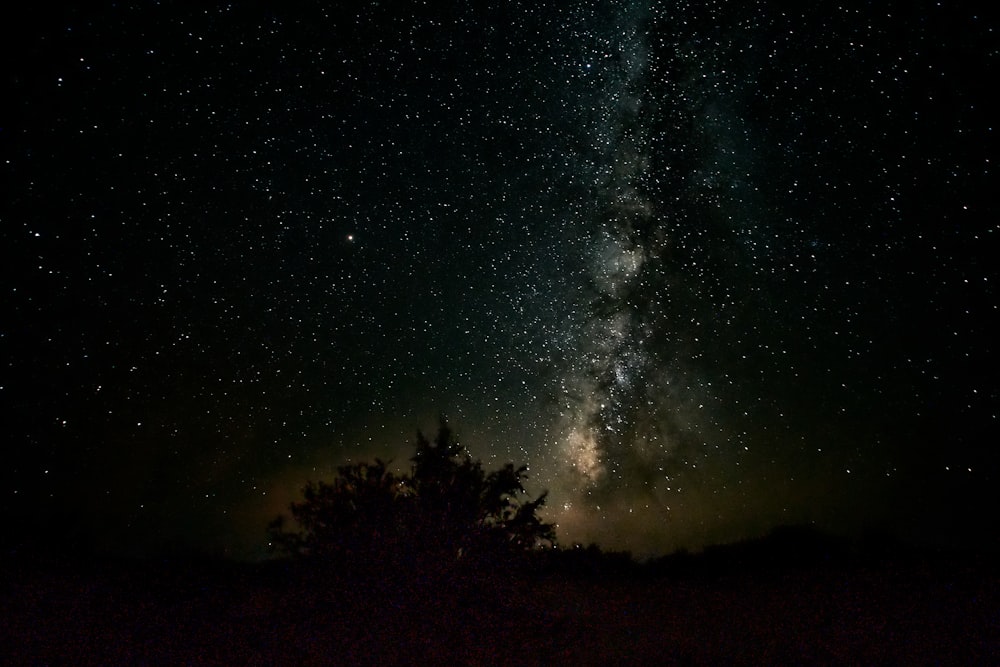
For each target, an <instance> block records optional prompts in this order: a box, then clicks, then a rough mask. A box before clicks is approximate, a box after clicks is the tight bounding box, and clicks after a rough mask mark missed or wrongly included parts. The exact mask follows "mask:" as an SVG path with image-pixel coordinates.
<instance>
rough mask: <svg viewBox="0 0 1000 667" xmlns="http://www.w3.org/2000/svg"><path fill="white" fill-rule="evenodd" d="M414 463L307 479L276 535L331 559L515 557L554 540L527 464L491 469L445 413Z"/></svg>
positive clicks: (378, 463)
mask: <svg viewBox="0 0 1000 667" xmlns="http://www.w3.org/2000/svg"><path fill="white" fill-rule="evenodd" d="M410 460H411V462H412V464H413V465H412V467H411V471H410V473H409V474H408V475H407V474H404V475H400V474H396V473H393V472H392V471H391V470H390V469H389V467H388V464H387V463H385V462H383V461H382V460H380V459H375V461H374V462H373V463H357V464H352V465H345V466H341V467H339V468H338V469H337V475H336V477H335V478H334V479H333V480H332V481H331V482H323V481H320V482H309V483H307V484H306V486H305V487H304V488H303V491H302V493H303V499H302V500H301V501H299V502H293V503H292V504H291V506H290V511H291V516H292V518H293V519H294V522H295V523H296V524H297V528H298V530H287V529H286V525H287V523H288V521H287V518H286V517H285V516H284V515H282V516H279V517H277V518H276V519H275V520H274V521H273V522H272V523H271V525H270V527H269V530H270V533H271V536H272V543H274V544H275V545H276V546H277V547H278V548H279V549H281V550H283V551H284V552H286V553H288V554H291V555H297V556H310V557H319V558H331V559H338V560H339V559H367V558H373V557H374V558H378V559H379V561H380V562H384V561H385V560H386V558H391V559H399V558H404V559H406V560H409V561H411V562H412V561H413V560H414V559H420V558H421V557H431V558H432V559H433V560H434V561H441V562H447V561H449V560H456V559H484V558H485V559H489V558H493V557H502V558H508V557H510V556H513V555H515V554H519V553H520V554H523V553H526V552H530V551H532V550H534V549H537V548H540V547H543V546H554V544H555V532H554V527H553V525H552V524H549V523H545V522H543V521H542V520H541V519H540V518H539V516H538V510H539V508H541V507H542V506H543V504H544V503H545V494H544V493H543V494H542V495H541V496H539V497H538V498H536V499H531V498H529V497H528V496H527V493H526V492H525V489H524V480H525V478H526V476H527V466H521V467H518V468H515V467H514V465H513V464H512V463H508V464H506V465H505V466H503V467H502V468H500V469H498V470H494V471H490V472H487V471H485V470H484V469H483V466H482V463H481V462H480V461H478V460H473V459H472V458H471V457H470V456H469V453H468V452H467V450H466V449H465V447H463V446H462V445H461V444H459V443H458V442H456V441H455V440H454V438H453V436H452V431H451V429H450V427H449V426H448V424H447V422H446V421H445V420H444V419H442V420H441V424H440V427H439V430H438V434H437V436H436V437H435V438H434V440H428V439H427V438H426V437H424V435H423V434H422V433H420V432H418V433H417V440H416V453H415V454H414V455H413V457H412V458H411V459H410Z"/></svg>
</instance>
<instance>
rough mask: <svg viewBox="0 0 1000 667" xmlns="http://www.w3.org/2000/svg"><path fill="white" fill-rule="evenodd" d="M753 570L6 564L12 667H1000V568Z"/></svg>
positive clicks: (819, 565) (702, 561)
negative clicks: (426, 570)
mask: <svg viewBox="0 0 1000 667" xmlns="http://www.w3.org/2000/svg"><path fill="white" fill-rule="evenodd" d="M592 555H593V554H591V556H592ZM751 560H753V559H749V560H748V559H746V558H742V557H740V558H733V557H729V556H726V557H720V556H719V554H718V553H716V554H715V555H714V556H713V555H712V554H707V555H704V556H690V557H686V558H685V557H674V558H671V559H665V560H663V561H660V562H659V563H656V564H652V565H647V566H645V567H637V566H630V565H627V564H625V563H623V562H621V561H618V562H614V561H612V560H607V561H601V560H600V559H599V558H598V559H594V558H591V559H589V560H588V557H587V556H586V555H584V556H581V557H579V558H576V559H573V558H562V559H560V560H558V562H555V563H553V564H552V565H551V566H549V567H547V568H545V569H546V570H547V571H542V572H540V571H535V572H533V573H520V574H506V575H499V574H493V575H487V574H484V573H482V572H480V573H474V572H460V573H455V572H452V573H451V574H450V575H446V574H445V573H444V572H443V571H438V572H437V573H436V574H423V575H419V576H418V575H411V576H404V575H401V574H399V573H398V572H397V573H395V574H392V573H389V572H382V573H380V572H378V566H377V565H375V566H372V567H369V568H368V572H367V573H360V572H353V573H351V574H349V573H348V572H347V571H340V572H339V573H338V574H330V573H329V572H327V573H326V574H323V575H319V574H317V573H316V571H315V570H312V571H310V570H307V569H304V568H295V567H292V566H290V565H288V564H281V563H270V564H265V565H247V564H234V563H225V562H204V561H202V562H199V563H197V564H193V563H192V562H190V561H188V562H186V563H185V564H183V565H181V564H178V563H177V562H162V561H161V562H154V561H144V562H138V563H137V562H128V563H124V562H120V561H118V562H112V561H107V560H104V561H100V562H92V563H90V564H88V565H81V564H79V563H77V564H74V565H72V566H67V565H65V564H60V563H58V562H56V561H53V560H48V561H43V560H33V561H31V562H28V561H26V560H25V559H24V558H23V557H22V558H20V559H14V560H10V559H8V561H7V562H6V563H5V564H4V566H3V575H2V576H3V579H2V594H0V598H2V599H0V633H2V634H3V635H4V636H3V637H2V638H0V639H2V643H0V662H2V663H4V664H15V665H20V664H25V665H46V664H51V665H58V664H74V665H78V664H102V665H108V664H116V665H122V664H125V665H127V664H143V665H145V664H170V665H180V664H218V665H273V664H292V665H325V664H349V665H355V664H378V665H388V664H406V665H420V664H471V665H488V664H497V665H532V664H539V665H541V664H556V665H562V664H566V665H570V664H572V665H611V664H615V665H622V664H681V665H687V664H713V665H726V664H772V665H774V664H817V665H847V664H854V665H861V664H869V665H874V664H880V665H885V664H906V665H919V664H961V665H984V664H1000V577H998V569H997V568H996V567H995V566H994V565H993V564H992V562H991V561H990V560H989V559H986V558H982V557H972V556H967V555H966V556H949V557H944V556H941V555H938V556H933V557H932V556H922V557H907V558H881V559H878V560H869V561H862V560H856V561H853V562H846V561H843V560H841V559H838V560H837V561H836V562H832V561H829V560H826V561H824V560H823V559H819V560H815V559H814V560H812V562H809V563H806V564H803V563H796V564H790V563H787V562H779V561H780V559H778V560H773V561H772V562H770V563H768V562H762V561H767V560H768V559H767V558H764V559H757V560H754V561H753V562H750V561H751ZM4 654H6V655H4Z"/></svg>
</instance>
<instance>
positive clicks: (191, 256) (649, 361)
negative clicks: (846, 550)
mask: <svg viewBox="0 0 1000 667" xmlns="http://www.w3.org/2000/svg"><path fill="white" fill-rule="evenodd" d="M167 4H168V5H169V3H167ZM8 30H10V29H8ZM994 30H995V26H994V25H993V24H992V23H991V21H990V20H988V19H987V18H986V17H985V16H984V15H980V14H976V13H973V12H971V11H966V10H964V9H956V8H953V7H952V8H943V7H939V6H937V4H935V3H917V4H913V3H889V4H888V5H886V6H880V7H878V8H871V7H865V8H861V7H858V8H855V7H851V6H845V5H835V4H830V3H821V6H819V7H808V8H799V9H795V10H790V9H786V8H783V7H779V6H777V3H769V2H754V3H728V2H727V3H722V2H704V3H685V2H670V3H665V2H652V1H649V2H632V3H620V4H619V3H602V2H573V3H551V6H550V5H549V3H528V4H524V5H521V4H519V3H501V4H500V5H499V6H496V7H489V8H476V7H473V6H471V5H461V6H458V5H456V6H450V7H437V8H435V7H430V6H422V5H414V6H411V7H408V8H406V9H394V8H390V7H386V6H382V5H380V4H362V5H359V6H358V7H355V8H332V7H325V6H324V5H322V4H321V3H315V4H313V3H307V4H306V5H305V6H302V7H295V8H292V7H288V8H273V9H272V10H270V11H268V12H264V13H260V12H257V11H255V10H254V9H252V8H243V7H240V6H236V5H224V4H214V3H209V4H208V5H206V6H199V7H197V8H191V9H185V8H181V7H179V6H173V5H169V6H166V5H165V4H163V3H160V4H154V3H144V4H137V3H128V2H126V3H95V4H94V6H93V7H90V8H73V7H66V8H61V9H58V10H52V11H46V12H42V11H41V10H38V11H34V12H29V15H28V16H26V17H25V19H24V23H23V24H21V25H20V27H19V28H18V29H17V30H16V33H11V34H10V35H6V37H7V39H5V40H4V48H5V49H7V51H8V58H7V61H8V62H9V63H11V65H10V67H9V68H8V70H7V72H6V73H5V75H4V79H3V81H4V87H5V89H4V91H3V92H4V95H3V99H5V100H13V102H12V103H8V104H5V108H4V110H3V114H4V115H3V118H2V119H0V120H2V122H0V141H2V144H0V148H2V151H3V170H4V171H3V173H4V178H5V183H8V184H9V186H8V185H5V187H6V188H8V189H7V190H6V192H8V193H9V196H5V197H4V201H3V208H2V209H0V214H2V220H3V227H2V229H0V234H2V241H3V242H2V247H0V252H2V254H3V256H2V260H3V265H4V266H5V268H6V270H7V272H6V274H5V277H4V282H3V289H4V298H3V299H2V302H0V314H2V318H0V327H2V330H0V334H2V335H0V343H2V345H3V353H4V360H5V366H4V370H5V375H4V378H3V380H2V387H0V399H2V406H3V409H4V411H5V414H7V415H10V416H11V418H10V420H9V423H8V437H9V441H10V443H11V444H10V445H9V450H10V452H11V457H10V460H9V462H8V463H9V465H7V466H6V468H5V469H4V471H3V473H2V474H3V478H2V488H0V490H2V493H3V496H2V497H3V505H2V507H3V516H4V517H5V518H8V519H9V520H10V521H12V522H14V523H15V524H16V525H18V526H21V527H22V528H23V532H24V533H25V534H36V533H39V532H41V533H43V534H42V535H41V536H39V537H38V538H37V539H43V540H44V539H46V538H45V537H44V531H38V527H39V526H44V525H55V524H58V525H61V526H66V527H67V528H66V530H67V531H68V532H71V533H72V534H73V535H75V536H76V539H78V540H79V541H80V542H81V544H89V545H91V546H94V547H95V548H111V549H119V548H121V549H126V550H128V549H137V550H141V549H143V548H156V547H162V546H165V545H171V544H187V545H194V546H197V547H199V548H208V549H213V550H221V551H225V552H229V553H240V554H243V555H247V554H250V555H260V554H261V553H262V551H261V550H262V549H263V539H264V530H263V527H264V526H265V525H266V523H267V520H268V519H269V518H270V517H271V516H273V515H274V514H276V513H278V512H280V511H282V510H283V509H284V507H285V505H286V504H287V502H288V501H290V500H291V499H292V498H293V497H294V494H295V493H296V492H297V489H298V488H300V487H301V485H302V483H303V482H304V481H305V480H306V479H307V478H317V477H322V476H325V475H329V474H330V473H331V471H332V470H333V469H334V467H335V466H336V465H337V464H339V463H342V462H344V461H345V460H358V459H362V458H366V457H372V456H380V457H382V458H391V459H393V460H394V461H395V462H396V465H399V466H404V467H405V465H406V462H407V457H408V456H409V447H410V443H412V440H413V436H414V432H415V431H416V430H417V429H418V428H420V429H425V430H426V429H432V428H434V425H435V423H436V419H437V416H438V414H439V413H444V414H446V415H447V416H448V417H449V418H450V420H451V423H452V426H453V427H454V429H455V431H456V433H457V434H458V437H459V438H460V439H461V440H462V442H463V443H464V444H466V445H467V446H468V447H469V448H470V450H471V451H472V453H473V454H474V455H475V456H477V457H479V458H482V459H483V460H484V462H485V463H486V464H487V465H488V466H494V465H498V464H500V463H503V462H506V461H510V460H513V461H517V462H524V463H528V464H529V466H530V473H531V480H530V481H531V489H532V491H534V492H540V491H541V490H543V489H548V490H549V491H550V496H549V505H548V507H547V509H546V512H547V517H548V518H550V519H552V520H554V521H556V522H557V523H558V524H559V535H560V539H561V540H562V541H563V542H565V543H572V542H574V541H583V542H586V541H591V540H595V541H598V542H600V543H602V544H604V545H606V546H609V547H613V548H623V549H630V550H633V551H635V552H636V553H656V552H661V551H664V550H669V549H673V548H678V547H689V548H697V547H699V546H703V545H705V544H708V543H711V542H715V541H726V540H734V539H740V538H742V537H747V536H751V535H757V534H761V533H762V532H765V531H766V530H768V529H770V528H771V527H773V526H776V525H780V524H786V523H815V524H817V525H820V526H823V527H829V528H832V529H835V530H844V531H853V532H858V531H864V530H883V529H884V530H896V531H899V532H900V533H901V534H907V535H910V536H912V535H914V534H926V535H929V536H930V537H931V538H934V537H937V538H938V539H940V540H948V539H952V538H953V537H955V534H957V533H963V534H964V535H965V536H966V538H968V536H969V535H971V534H977V533H978V532H980V531H979V529H978V528H977V527H976V526H975V522H974V521H973V520H972V519H971V518H970V519H969V521H966V522H964V523H963V522H961V521H956V520H955V517H956V515H962V516H966V517H973V516H975V514H974V513H973V512H971V511H969V508H973V507H981V506H983V504H984V503H986V502H989V501H990V500H991V499H992V498H993V496H992V495H991V494H992V492H991V491H990V489H992V488H996V485H995V480H996V460H995V453H993V450H992V449H990V448H988V447H985V446H984V445H983V443H986V442H993V441H995V438H994V436H995V435H996V430H997V429H996V426H997V424H996V414H995V410H994V409H993V408H994V406H995V404H996V400H997V398H998V396H997V390H996V380H995V378H996V373H994V372H993V371H994V370H995V366H996V364H995V344H994V343H993V341H994V340H996V339H997V337H998V336H997V335H995V334H996V333H997V332H996V331H995V328H994V327H993V325H992V324H990V323H991V322H992V321H993V319H994V318H993V317H992V316H993V315H995V312H994V311H995V308H996V298H995V297H996V295H995V284H996V281H995V277H996V276H995V269H993V268H992V267H993V264H994V256H995V238H996V233H997V226H996V224H997V223H996V220H997V219H1000V217H998V216H997V215H996V210H995V208H996V207H995V204H994V202H993V201H992V199H991V196H988V195H987V194H986V193H989V192H991V191H992V189H993V180H994V178H993V169H994V166H993V165H995V163H996V161H995V155H994V153H995V150H994V148H995V147H994V143H993V122H994V120H995V116H996V113H995V112H996V109H995V108H994V107H993V106H991V104H990V103H989V102H988V101H987V100H988V99H989V95H988V94H987V93H988V92H991V91H988V90H987V89H988V88H989V82H992V81H995V80H996V73H997V72H996V69H997V67H996V66H997V53H998V51H997V49H996V47H995V38H994ZM949 531H951V532H949ZM955 539H957V538H955Z"/></svg>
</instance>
